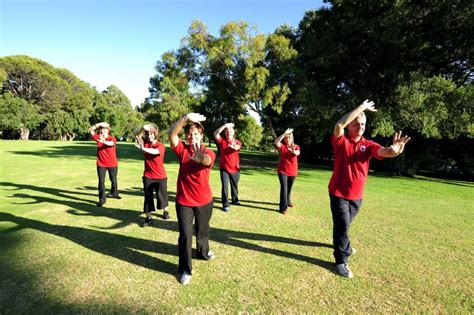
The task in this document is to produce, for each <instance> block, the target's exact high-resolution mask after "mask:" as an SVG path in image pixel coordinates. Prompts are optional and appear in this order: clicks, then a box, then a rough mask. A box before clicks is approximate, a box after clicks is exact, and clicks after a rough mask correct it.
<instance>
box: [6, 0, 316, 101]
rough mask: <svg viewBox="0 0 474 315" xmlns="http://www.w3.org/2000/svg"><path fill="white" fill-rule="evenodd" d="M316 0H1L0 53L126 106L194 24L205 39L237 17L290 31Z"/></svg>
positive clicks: (266, 29) (264, 28)
mask: <svg viewBox="0 0 474 315" xmlns="http://www.w3.org/2000/svg"><path fill="white" fill-rule="evenodd" d="M322 5H323V1H322V0H313V1H310V0H240V1H235V0H166V1H165V0H49V1H48V0H0V56H1V57H4V56H10V55H28V56H31V57H35V58H39V59H42V60H44V61H46V62H48V63H50V64H51V65H53V66H55V67H58V68H66V69H68V70H70V71H71V72H72V73H74V74H75V75H76V76H77V77H79V78H80V79H82V80H83V81H86V82H88V83H89V84H91V85H92V86H95V87H96V88H97V89H98V90H99V91H102V90H104V89H105V88H106V87H107V86H109V85H116V86H117V87H119V88H120V90H122V91H123V92H124V93H125V95H127V96H128V98H129V99H130V101H131V102H132V105H134V106H136V105H139V104H141V103H142V102H143V100H144V99H145V98H146V97H147V96H148V95H149V93H148V88H149V79H150V77H152V76H153V75H154V74H155V73H156V72H155V70H154V67H155V64H156V62H157V61H158V60H159V59H160V57H161V55H162V54H163V53H164V52H166V51H170V50H175V49H177V48H179V45H180V40H181V39H182V38H183V37H185V36H186V34H187V30H188V28H189V26H190V25H191V22H192V21H193V20H196V19H197V20H201V21H203V22H204V23H205V24H206V25H207V27H208V30H209V32H210V33H211V34H215V35H218V32H219V28H220V27H221V26H222V25H223V24H225V23H227V22H230V21H241V20H244V21H246V22H249V23H250V24H252V25H256V26H257V29H258V31H259V32H261V33H265V34H267V33H272V32H273V31H274V30H275V29H276V28H277V27H278V26H280V25H283V24H289V25H291V26H293V27H297V26H298V23H299V22H300V21H301V19H302V18H303V16H304V14H305V12H306V11H307V10H315V9H318V8H319V7H321V6H322Z"/></svg>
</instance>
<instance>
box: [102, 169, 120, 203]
mask: <svg viewBox="0 0 474 315" xmlns="http://www.w3.org/2000/svg"><path fill="white" fill-rule="evenodd" d="M107 171H108V172H109V179H110V183H111V184H112V187H111V189H110V194H111V195H112V196H118V194H119V193H118V190H117V173H118V167H102V166H97V175H98V176H99V185H98V186H99V201H100V202H101V203H105V201H106V200H107V198H106V197H105V173H106V172H107Z"/></svg>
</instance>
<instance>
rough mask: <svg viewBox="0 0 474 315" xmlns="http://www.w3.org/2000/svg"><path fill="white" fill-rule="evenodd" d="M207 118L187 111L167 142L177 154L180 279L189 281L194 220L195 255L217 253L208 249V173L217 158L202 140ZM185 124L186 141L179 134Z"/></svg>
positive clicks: (202, 256) (210, 197) (176, 123)
mask: <svg viewBox="0 0 474 315" xmlns="http://www.w3.org/2000/svg"><path fill="white" fill-rule="evenodd" d="M204 120H206V117H204V116H203V115H201V114H198V113H189V114H187V115H184V116H183V117H181V118H180V119H178V121H176V122H175V123H174V124H173V125H172V126H171V127H170V130H169V132H168V136H169V139H170V146H171V148H172V149H173V151H174V152H175V153H176V155H177V156H178V160H179V173H178V183H177V189H176V216H177V218H178V226H179V238H178V251H179V267H178V269H179V281H180V282H181V283H182V284H183V285H188V284H189V283H190V281H191V274H192V261H191V256H192V240H193V220H194V222H195V232H196V251H197V256H198V258H201V259H205V260H209V259H214V258H215V257H216V256H215V255H214V254H213V253H212V252H211V251H210V250H209V221H210V220H211V216H212V207H213V204H214V201H213V197H212V191H211V185H210V184H209V177H210V174H211V168H212V165H213V164H214V161H215V159H216V155H215V153H214V152H213V151H211V150H209V149H208V148H206V147H205V146H204V144H203V143H202V140H203V137H204V127H203V126H202V125H201V121H204ZM183 127H184V133H185V136H186V141H187V143H184V142H183V141H181V139H180V138H179V133H180V132H181V130H182V129H183Z"/></svg>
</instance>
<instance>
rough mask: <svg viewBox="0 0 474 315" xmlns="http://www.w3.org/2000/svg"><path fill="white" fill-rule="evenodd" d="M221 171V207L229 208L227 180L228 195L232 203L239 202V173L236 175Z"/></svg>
mask: <svg viewBox="0 0 474 315" xmlns="http://www.w3.org/2000/svg"><path fill="white" fill-rule="evenodd" d="M220 171H221V184H222V191H221V197H222V206H223V207H228V206H229V189H228V188H229V187H228V186H229V179H230V194H231V198H232V203H236V202H238V201H239V179H240V172H236V173H232V174H231V173H228V172H226V171H225V170H220Z"/></svg>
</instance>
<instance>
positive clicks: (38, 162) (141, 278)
mask: <svg viewBox="0 0 474 315" xmlns="http://www.w3.org/2000/svg"><path fill="white" fill-rule="evenodd" d="M0 145H1V148H0V163H1V169H0V198H1V199H0V253H1V256H0V270H1V271H0V313H1V314H3V313H15V314H17V313H32V312H34V313H58V312H59V313H79V312H80V313H84V312H85V313H130V312H133V313H155V312H164V313H176V312H179V313H189V312H191V313H196V312H232V313H237V312H265V313H267V312H269V313H270V312H271V313H287V312H289V313H295V312H298V313H301V312H304V313H321V312H322V313H333V312H364V313H365V312H372V313H374V312H375V313H380V312H384V313H385V312H397V313H412V312H429V313H473V312H474V300H473V295H474V294H473V293H474V292H473V291H474V289H473V283H474V269H473V262H474V189H473V188H474V185H473V184H472V183H468V182H459V181H446V180H434V179H429V178H417V179H412V178H398V177H388V176H382V175H378V174H371V175H370V176H369V180H368V183H367V185H366V194H365V197H364V203H363V206H362V209H361V212H360V214H359V216H358V217H357V218H356V221H355V222H354V224H353V226H352V229H351V235H352V242H353V245H354V247H355V248H357V251H358V252H357V253H356V254H355V255H353V256H352V257H351V260H350V264H351V268H352V271H353V272H354V274H355V278H354V279H352V280H347V279H344V278H341V277H338V276H336V275H335V274H334V273H333V270H332V268H333V264H332V262H333V257H332V249H331V242H332V236H331V234H332V221H331V216H330V210H329V198H328V194H327V184H328V182H329V178H330V176H331V172H330V171H329V170H326V169H321V168H317V167H312V166H309V165H300V175H299V176H298V178H297V180H296V183H295V186H294V193H293V202H294V204H295V206H296V207H295V208H293V209H290V212H289V215H287V216H282V215H280V214H279V213H278V212H277V208H278V194H279V192H278V190H279V183H278V178H277V175H276V172H275V168H276V160H277V156H276V155H272V154H262V153H255V152H242V154H241V158H242V162H243V169H242V172H241V173H242V174H241V182H240V198H241V199H242V200H243V204H244V206H242V207H232V208H231V211H230V212H229V213H224V212H222V211H221V210H220V207H221V205H220V203H219V200H220V199H218V198H219V197H220V180H219V172H218V168H217V166H214V168H213V171H212V176H211V184H212V188H213V192H214V196H215V197H216V202H215V208H214V213H213V217H212V220H211V241H210V242H211V248H212V250H213V251H214V252H215V254H216V255H217V259H216V260H213V261H209V262H206V261H199V260H193V268H194V270H193V279H192V282H191V285H190V286H189V287H183V286H182V285H180V284H179V283H178V281H177V279H176V272H177V262H178V257H177V239H178V231H177V222H176V215H175V213H174V197H173V196H174V192H175V191H176V175H177V170H178V165H177V163H176V160H175V156H174V153H172V151H171V150H169V149H167V152H166V169H167V173H168V177H169V180H168V188H169V191H170V192H171V193H172V194H171V198H170V200H171V205H170V208H171V210H172V211H171V214H172V220H171V221H168V222H165V221H163V220H162V219H161V218H159V219H157V220H155V222H156V223H155V225H154V226H153V227H149V228H142V227H140V224H141V223H142V220H143V215H142V205H143V196H142V183H141V176H142V172H143V156H142V154H141V153H140V152H139V151H138V150H137V149H136V148H134V147H133V146H132V145H131V144H126V143H120V144H119V145H118V152H119V153H118V154H119V163H120V164H119V190H120V192H121V194H122V197H123V199H122V200H115V199H112V200H108V202H107V204H106V206H105V208H97V207H96V206H95V202H96V201H97V196H96V194H97V191H96V185H97V175H96V170H95V145H94V144H93V143H92V142H74V143H70V142H42V141H27V142H20V141H1V142H0ZM109 185H110V184H109V182H107V187H109ZM159 214H160V213H159Z"/></svg>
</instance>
